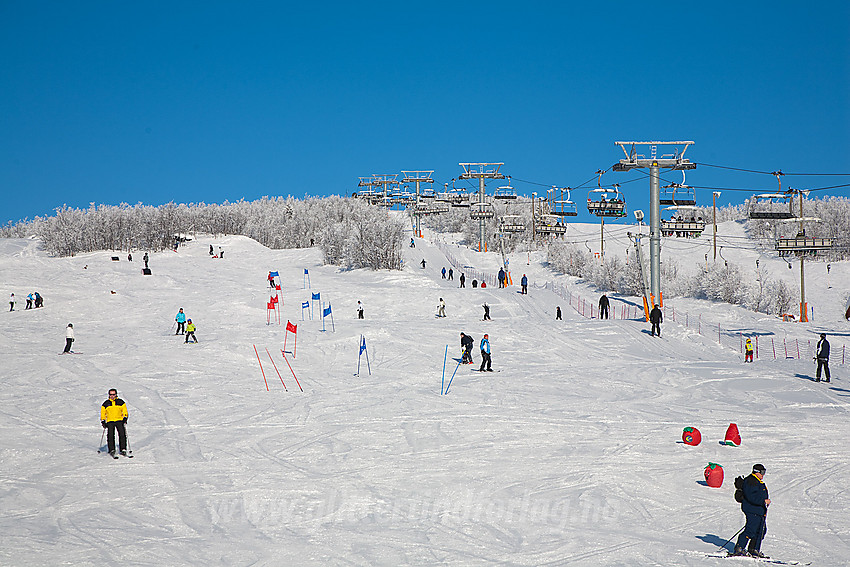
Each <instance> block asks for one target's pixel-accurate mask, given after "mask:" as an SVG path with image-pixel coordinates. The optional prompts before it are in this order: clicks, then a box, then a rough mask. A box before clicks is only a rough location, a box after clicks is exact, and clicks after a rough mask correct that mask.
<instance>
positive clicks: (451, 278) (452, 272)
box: [449, 268, 455, 281]
mask: <svg viewBox="0 0 850 567" xmlns="http://www.w3.org/2000/svg"><path fill="white" fill-rule="evenodd" d="M453 279H455V273H454V271H453V270H452V269H451V268H449V281H451V280H453Z"/></svg>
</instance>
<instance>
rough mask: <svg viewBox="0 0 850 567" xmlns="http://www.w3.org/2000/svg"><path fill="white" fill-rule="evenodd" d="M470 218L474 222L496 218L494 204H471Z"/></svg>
mask: <svg viewBox="0 0 850 567" xmlns="http://www.w3.org/2000/svg"><path fill="white" fill-rule="evenodd" d="M469 205H470V211H469V216H470V218H472V219H473V220H482V219H492V218H493V217H495V216H496V211H495V209H494V208H493V204H492V203H488V202H486V201H484V202H478V203H470V204H469Z"/></svg>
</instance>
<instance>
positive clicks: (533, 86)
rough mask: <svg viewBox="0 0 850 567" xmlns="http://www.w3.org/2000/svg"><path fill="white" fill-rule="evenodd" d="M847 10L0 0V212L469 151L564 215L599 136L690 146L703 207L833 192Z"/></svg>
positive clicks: (353, 172)
mask: <svg viewBox="0 0 850 567" xmlns="http://www.w3.org/2000/svg"><path fill="white" fill-rule="evenodd" d="M848 21H850V7H848V4H847V3H846V2H830V1H828V2H820V3H816V4H811V5H807V4H801V3H799V2H794V3H792V2H770V3H768V2H742V3H736V4H735V5H732V4H728V5H720V4H719V3H712V4H710V5H709V3H700V4H699V5H691V6H688V5H687V3H686V4H685V5H681V4H679V5H677V4H669V3H667V4H663V5H662V4H658V5H657V6H656V7H653V5H652V3H639V4H635V3H630V4H622V5H621V4H619V3H593V5H583V6H572V5H571V3H565V2H541V3H529V4H524V3H516V2H512V3H502V2H486V3H484V2H480V3H479V2H467V3H443V2H432V3H427V4H420V5H417V4H416V3H371V4H368V3H367V4H365V5H361V4H357V5H355V4H350V3H334V2H330V3H323V4H316V5H315V6H314V5H309V6H307V5H294V4H293V5H290V4H289V3H283V2H250V3H235V2H234V3H221V2H206V3H186V2H167V3H166V2H150V3H118V2H91V3H83V4H82V5H80V4H79V3H66V2H39V3H33V2H10V1H6V2H0V52H2V53H3V54H4V55H3V57H2V58H1V59H0V76H2V77H3V78H2V84H3V88H2V89H0V109H2V110H0V187H2V195H3V199H2V203H3V207H2V211H3V214H2V215H0V222H3V223H6V222H8V221H10V220H12V221H17V220H19V219H21V218H25V217H29V218H32V217H34V216H36V215H45V214H51V213H52V211H53V209H54V208H56V207H59V206H61V205H62V204H63V203H67V204H68V205H69V206H74V207H86V206H88V204H89V203H90V202H95V203H107V204H119V203H121V202H126V203H130V204H135V203H137V202H140V201H141V202H143V203H145V204H151V205H158V204H162V203H166V202H168V201H172V200H173V201H175V202H195V203H196V202H206V203H217V202H223V201H225V200H230V201H235V200H238V199H240V198H244V199H248V200H252V199H256V198H259V197H261V196H263V195H294V196H303V195H305V194H308V195H326V194H350V193H351V192H353V191H354V190H356V185H357V181H358V177H360V176H369V175H371V174H389V173H398V172H399V171H401V170H430V169H433V170H435V173H434V178H435V179H436V180H437V181H438V182H439V184H440V186H441V185H442V183H444V182H447V181H449V180H450V179H451V178H453V177H457V175H459V174H460V173H461V168H460V167H459V166H458V162H482V161H483V162H504V163H505V165H504V166H503V168H502V171H503V173H506V174H508V175H511V176H512V178H513V186H514V187H515V188H516V189H517V191H518V192H519V193H524V194H530V193H531V192H532V191H538V192H541V191H545V189H546V187H547V186H550V185H559V186H572V187H576V186H582V187H583V189H578V190H576V191H574V192H573V200H575V201H577V202H579V204H581V202H582V201H583V200H584V199H586V191H587V189H590V188H592V187H595V185H596V177H595V175H594V172H595V171H596V170H598V169H603V170H605V169H608V168H610V166H611V165H612V164H613V163H614V162H615V161H617V160H618V159H619V158H620V157H622V152H621V151H620V149H619V148H617V147H616V146H615V145H614V141H616V140H658V139H661V140H664V139H675V140H694V141H695V142H696V144H695V145H694V146H692V147H691V148H690V149H689V150H688V153H687V157H689V158H690V159H691V160H692V161H695V162H697V163H699V164H703V165H700V166H699V167H698V168H697V170H696V171H693V172H690V173H689V174H688V176H687V183H688V184H689V185H694V186H696V187H720V188H723V189H724V190H723V192H722V196H721V201H722V202H724V203H725V202H741V201H743V199H745V198H746V197H747V196H748V195H749V194H750V193H748V192H747V191H746V190H749V189H752V190H757V191H764V190H773V189H775V188H776V181H775V178H774V177H773V176H771V175H764V174H757V173H747V172H743V171H735V170H730V169H721V168H716V167H709V166H708V165H705V164H711V165H720V166H724V167H732V168H739V169H746V170H754V171H767V172H770V171H773V170H777V169H781V170H783V171H784V172H787V173H830V174H833V173H843V174H845V175H843V176H824V175H818V176H802V175H800V176H786V177H785V178H784V179H783V187H788V186H790V187H795V188H801V189H812V188H821V187H827V186H833V185H843V184H850V175H846V174H850V151H848V149H847V146H848V139H850V39H848V38H850V34H848V33H847V30H848ZM663 178H664V179H665V180H668V181H677V182H678V181H681V174H679V173H667V174H666V175H664V177H663ZM635 179H640V180H638V181H633V182H630V183H625V184H624V185H623V191H624V194H625V196H626V199H627V203H628V208H629V209H630V210H632V209H636V208H643V209H644V210H646V207H647V205H646V202H647V194H648V182H647V181H646V180H645V176H644V175H642V174H640V173H628V174H627V173H606V174H605V176H603V178H602V182H603V184H611V183H621V184H623V183H624V182H627V181H630V180H635ZM588 182H589V183H588ZM499 184H501V183H499ZM582 184H584V185H582ZM495 185H497V184H496V183H494V184H493V186H494V187H495ZM732 189H740V191H733V190H732ZM696 194H697V199H698V201H699V202H700V203H701V204H710V202H711V190H710V189H697V193H696ZM815 194H817V195H826V194H829V195H841V196H848V195H850V191H848V188H847V187H843V188H836V189H832V190H828V191H818V192H817V193H815ZM579 211H580V212H581V211H582V209H581V207H580V208H579ZM590 218H591V217H589V216H588V215H587V212H586V210H585V211H583V212H582V213H581V216H580V217H579V220H589V219H590ZM630 218H631V215H630Z"/></svg>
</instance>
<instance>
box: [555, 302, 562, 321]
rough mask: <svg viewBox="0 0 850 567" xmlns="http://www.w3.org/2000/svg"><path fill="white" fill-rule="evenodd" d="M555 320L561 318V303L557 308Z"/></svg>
mask: <svg viewBox="0 0 850 567" xmlns="http://www.w3.org/2000/svg"><path fill="white" fill-rule="evenodd" d="M555 320H556V321H560V320H561V306H560V305H559V306H557V307H556V308H555Z"/></svg>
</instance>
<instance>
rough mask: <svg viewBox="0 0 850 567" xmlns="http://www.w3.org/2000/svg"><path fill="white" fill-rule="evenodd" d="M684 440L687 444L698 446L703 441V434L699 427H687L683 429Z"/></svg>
mask: <svg viewBox="0 0 850 567" xmlns="http://www.w3.org/2000/svg"><path fill="white" fill-rule="evenodd" d="M682 441H684V442H685V445H693V446H694V447H696V446H697V445H699V444H700V441H702V435H700V432H699V429H697V428H696V427H686V428H685V430H684V431H682Z"/></svg>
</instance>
